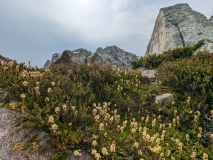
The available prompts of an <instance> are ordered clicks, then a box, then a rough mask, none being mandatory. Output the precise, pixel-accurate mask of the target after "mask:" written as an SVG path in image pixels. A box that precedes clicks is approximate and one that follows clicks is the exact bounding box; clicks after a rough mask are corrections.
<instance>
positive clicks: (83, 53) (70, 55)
mask: <svg viewBox="0 0 213 160" xmlns="http://www.w3.org/2000/svg"><path fill="white" fill-rule="evenodd" d="M91 55H92V52H90V51H87V50H86V49H83V48H80V49H77V50H74V51H69V50H65V51H64V52H63V53H62V56H61V58H59V59H58V60H57V61H56V62H55V64H58V63H72V62H79V63H85V59H86V57H89V56H91Z"/></svg>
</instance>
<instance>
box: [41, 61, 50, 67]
mask: <svg viewBox="0 0 213 160" xmlns="http://www.w3.org/2000/svg"><path fill="white" fill-rule="evenodd" d="M50 65H51V61H50V60H47V61H46V63H45V64H44V67H43V69H49V68H50Z"/></svg>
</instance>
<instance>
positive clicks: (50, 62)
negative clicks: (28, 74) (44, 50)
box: [43, 53, 61, 69]
mask: <svg viewBox="0 0 213 160" xmlns="http://www.w3.org/2000/svg"><path fill="white" fill-rule="evenodd" d="M59 58H61V54H59V53H54V54H53V55H52V59H51V61H50V60H47V61H46V63H45V64H44V67H43V69H49V67H50V65H51V64H52V63H54V62H55V61H57V59H59Z"/></svg>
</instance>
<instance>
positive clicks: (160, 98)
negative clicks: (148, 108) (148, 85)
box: [155, 93, 174, 104]
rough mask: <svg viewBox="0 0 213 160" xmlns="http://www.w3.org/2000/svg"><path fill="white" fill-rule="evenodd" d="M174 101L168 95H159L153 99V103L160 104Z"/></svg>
mask: <svg viewBox="0 0 213 160" xmlns="http://www.w3.org/2000/svg"><path fill="white" fill-rule="evenodd" d="M173 101H174V97H173V95H172V94H170V93H165V94H161V95H158V96H156V97H155V103H156V104H161V103H165V102H167V103H172V102H173Z"/></svg>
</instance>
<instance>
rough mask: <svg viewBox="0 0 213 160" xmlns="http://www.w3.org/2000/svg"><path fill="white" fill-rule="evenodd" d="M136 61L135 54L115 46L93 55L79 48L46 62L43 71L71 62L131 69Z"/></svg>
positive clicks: (98, 50)
mask: <svg viewBox="0 0 213 160" xmlns="http://www.w3.org/2000/svg"><path fill="white" fill-rule="evenodd" d="M137 59H138V57H137V56H136V55H135V54H133V53H129V52H126V51H124V50H122V49H120V48H118V47H116V46H110V47H106V48H104V49H102V48H100V47H99V48H98V49H97V51H96V52H95V53H94V54H92V52H90V51H87V50H86V49H82V48H80V49H77V50H74V51H69V50H65V51H64V52H63V53H62V55H61V57H60V58H58V59H57V60H56V61H55V62H52V61H51V62H50V61H47V62H46V64H45V65H44V66H45V67H44V69H48V68H49V67H50V65H52V64H59V63H72V62H79V63H81V64H89V63H100V64H101V65H108V64H114V65H116V66H117V67H121V68H129V67H132V63H131V62H132V61H135V60H137Z"/></svg>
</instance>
